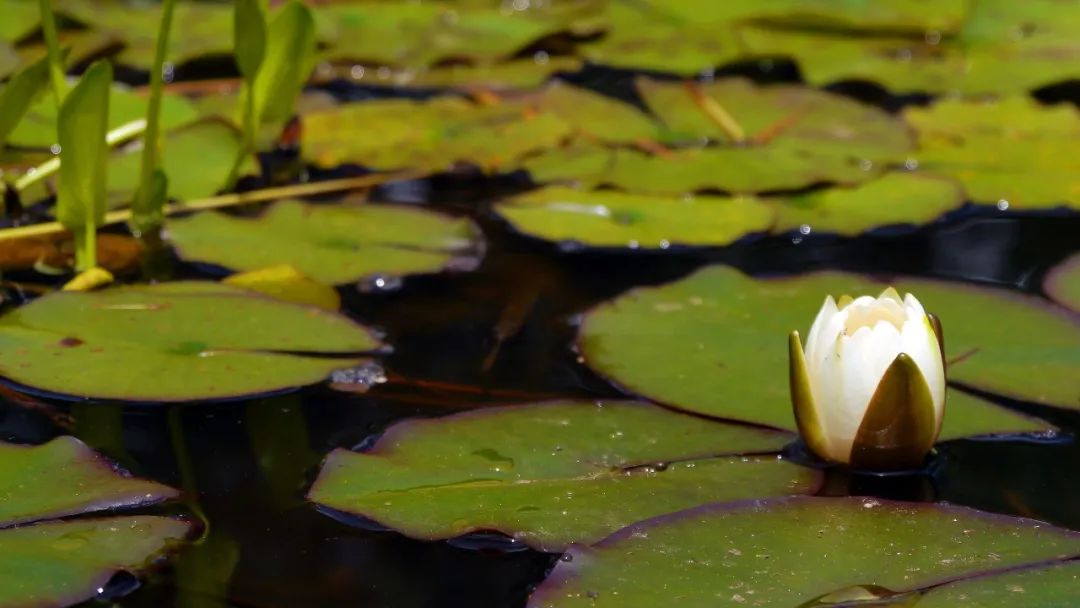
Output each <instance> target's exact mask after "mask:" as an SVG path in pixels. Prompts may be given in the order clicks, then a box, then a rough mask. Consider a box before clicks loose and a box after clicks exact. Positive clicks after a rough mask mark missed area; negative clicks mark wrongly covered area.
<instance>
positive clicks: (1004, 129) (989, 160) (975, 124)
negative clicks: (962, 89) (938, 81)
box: [904, 97, 1080, 209]
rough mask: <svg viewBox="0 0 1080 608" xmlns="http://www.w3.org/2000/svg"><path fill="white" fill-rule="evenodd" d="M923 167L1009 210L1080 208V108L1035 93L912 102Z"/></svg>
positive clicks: (975, 197) (983, 200)
mask: <svg viewBox="0 0 1080 608" xmlns="http://www.w3.org/2000/svg"><path fill="white" fill-rule="evenodd" d="M904 117H905V118H906V119H907V121H908V122H909V123H910V124H911V125H912V126H913V127H914V128H915V130H916V131H917V132H918V135H919V148H920V149H919V151H918V153H916V154H915V155H914V156H915V158H916V159H917V160H918V162H919V169H920V171H925V172H927V173H933V174H939V175H946V176H949V177H953V178H955V179H956V180H957V181H959V182H960V183H961V184H963V186H964V188H965V189H966V190H967V194H968V197H969V198H970V199H972V200H974V201H976V202H980V203H988V204H996V205H998V206H999V207H1000V208H1002V209H1006V208H1007V209H1040V208H1047V207H1056V206H1069V207H1073V208H1080V177H1077V175H1078V173H1080V112H1077V110H1076V108H1075V107H1073V106H1071V105H1067V104H1062V105H1057V106H1051V107H1045V106H1042V105H1040V104H1038V103H1037V102H1035V101H1034V100H1032V99H1030V98H1027V97H1009V98H1004V99H1000V100H988V101H973V100H964V99H943V100H941V101H938V102H937V103H935V104H933V105H931V106H929V107H926V108H910V109H908V110H907V111H905V113H904Z"/></svg>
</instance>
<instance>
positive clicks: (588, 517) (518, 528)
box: [308, 402, 819, 551]
mask: <svg viewBox="0 0 1080 608" xmlns="http://www.w3.org/2000/svg"><path fill="white" fill-rule="evenodd" d="M790 440H791V436H790V435H788V434H786V433H777V432H773V431H767V430H763V429H754V428H750V427H744V426H735V425H728V424H724V423H718V422H712V421H707V420H702V419H700V418H696V417H693V416H687V415H684V414H678V413H675V412H672V411H669V410H665V409H662V408H658V407H656V406H653V405H648V404H644V403H634V402H606V403H593V402H551V403H540V404H532V405H525V406H513V407H506V408H496V409H487V410H482V411H477V412H468V413H464V414H458V415H456V416H451V417H448V418H440V419H435V420H411V421H407V422H404V423H401V424H398V425H396V426H394V427H392V428H391V429H390V430H389V431H388V432H387V433H386V434H385V435H384V436H383V437H382V438H380V439H379V441H378V442H377V443H376V444H375V445H374V446H373V447H372V448H371V450H369V451H368V452H365V453H359V454H358V453H354V452H350V451H348V450H336V451H334V452H333V453H331V454H330V456H329V457H328V458H327V461H326V463H325V465H324V466H323V470H322V472H321V473H320V474H319V478H318V479H317V480H316V481H315V485H314V487H313V488H312V490H311V492H310V494H309V495H308V498H309V499H310V500H312V501H314V502H316V503H318V504H320V505H324V506H327V507H330V508H333V509H337V510H340V511H347V512H350V513H355V514H359V515H363V516H365V517H368V518H372V519H375V520H377V521H379V522H380V523H382V524H385V525H388V526H390V527H392V528H394V529H396V530H399V531H401V532H402V533H404V534H407V535H409V536H413V537H417V538H424V539H437V538H451V537H454V536H458V535H461V534H465V533H468V532H472V531H476V530H497V531H500V532H503V533H505V534H507V535H510V536H512V537H513V538H515V539H518V540H521V541H523V542H525V543H528V544H529V545H531V546H534V547H537V548H540V549H542V550H545V551H556V550H561V549H563V548H564V547H566V546H567V545H568V544H569V543H581V542H584V543H589V542H594V541H596V540H599V539H601V538H603V537H604V536H606V535H607V534H609V533H610V532H612V531H614V530H616V529H618V528H621V527H622V526H624V525H627V524H628V523H631V522H634V521H638V520H640V519H642V518H645V517H651V516H654V515H659V514H661V513H668V512H671V511H675V510H678V509H682V508H686V507H690V506H695V505H700V504H704V503H706V502H710V501H713V500H718V499H720V500H723V499H728V500H730V499H736V498H746V497H751V496H768V495H783V494H790V493H799V492H810V491H813V489H814V488H815V487H816V486H817V484H818V481H819V477H818V475H819V474H818V473H817V472H815V471H811V470H809V469H805V468H800V467H796V466H793V465H790V464H788V463H786V462H783V461H781V460H779V459H778V458H777V457H776V456H775V455H774V456H760V457H736V455H738V454H746V453H762V452H767V451H774V450H778V449H780V447H781V446H783V445H784V444H785V443H786V442H788V441H790ZM657 463H670V464H668V465H658V464H657ZM657 467H659V469H658V468H657Z"/></svg>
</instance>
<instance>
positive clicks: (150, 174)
mask: <svg viewBox="0 0 1080 608" xmlns="http://www.w3.org/2000/svg"><path fill="white" fill-rule="evenodd" d="M175 6H176V0H164V2H162V5H161V24H160V26H159V27H158V37H157V46H156V47H155V49H154V63H153V65H152V66H151V67H150V99H149V101H148V102H147V104H146V134H145V135H144V136H143V149H142V166H141V167H140V168H139V187H138V189H136V190H135V200H134V201H133V202H132V212H133V213H134V218H133V220H134V222H135V223H136V224H139V225H141V226H142V228H143V229H146V228H148V227H150V226H151V225H153V224H155V223H157V222H159V221H160V217H161V209H160V207H159V206H160V205H161V204H162V203H163V202H164V201H163V200H159V199H157V198H156V197H155V196H154V186H153V182H154V170H155V169H157V167H158V153H159V150H160V147H161V142H160V136H159V131H160V129H161V127H160V125H161V96H162V92H163V89H164V85H165V78H164V74H163V71H164V67H165V54H166V53H167V52H168V49H169V31H170V29H171V27H172V15H173V8H174V7H175ZM155 207H158V208H155ZM155 218H157V219H156V220H155Z"/></svg>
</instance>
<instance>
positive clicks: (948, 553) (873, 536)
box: [529, 497, 1080, 608]
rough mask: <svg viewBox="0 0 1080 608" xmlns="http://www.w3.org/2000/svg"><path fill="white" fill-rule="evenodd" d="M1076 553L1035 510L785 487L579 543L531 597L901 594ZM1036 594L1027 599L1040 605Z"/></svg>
mask: <svg viewBox="0 0 1080 608" xmlns="http://www.w3.org/2000/svg"><path fill="white" fill-rule="evenodd" d="M1077 555H1080V534H1077V533H1074V532H1070V531H1067V530H1062V529H1059V528H1054V527H1052V526H1048V525H1046V524H1042V523H1040V522H1036V521H1033V520H1030V519H1017V518H1010V517H1004V516H999V515H990V514H987V513H982V512H979V511H975V510H973V509H968V508H964V507H953V506H944V505H930V504H912V503H899V502H890V501H879V500H876V499H872V498H809V497H790V498H777V499H771V500H757V501H746V502H742V503H729V504H720V505H709V506H706V507H701V508H697V509H689V510H686V511H683V512H681V513H677V514H673V515H668V516H663V517H657V518H655V519H652V520H648V521H645V522H642V523H639V524H636V525H634V526H630V527H628V528H625V529H623V530H620V531H619V532H617V533H615V534H613V535H612V536H610V537H608V538H606V539H604V540H603V541H602V542H601V543H600V544H599V545H597V546H596V547H595V548H594V549H587V548H579V547H574V548H572V549H571V550H570V552H569V553H568V554H567V556H566V557H564V559H563V561H561V562H560V563H559V564H558V565H557V566H556V568H555V570H554V572H553V573H552V574H551V576H549V577H548V579H547V580H546V581H544V583H543V584H541V586H540V588H539V589H537V591H536V592H535V593H534V594H533V596H532V598H531V599H530V601H529V606H530V607H533V608H541V607H543V608H562V607H564V606H595V605H598V604H602V603H610V604H611V605H618V606H621V607H625V608H635V607H637V606H649V607H652V606H661V605H664V604H665V603H670V602H671V599H672V598H673V597H677V598H679V602H680V604H682V605H685V606H711V605H717V604H718V602H723V603H730V604H731V605H738V604H743V603H745V604H747V605H755V604H756V605H769V606H818V605H833V604H839V603H841V601H842V600H843V599H859V598H863V599H877V600H886V599H890V598H891V599H893V600H894V601H898V600H903V599H904V598H903V597H901V596H900V594H903V593H905V592H912V591H917V590H920V589H923V588H926V587H931V586H933V585H936V584H938V583H941V582H942V581H949V580H953V579H956V578H960V577H970V576H974V575H977V574H981V573H984V572H992V571H998V570H1005V569H1008V568H1014V567H1018V566H1025V565H1034V564H1039V563H1040V562H1045V561H1048V560H1060V559H1065V558H1070V557H1075V556H1077ZM976 580H977V579H972V580H971V581H970V584H972V585H978V584H980V583H977V582H976ZM988 580H989V579H988ZM1073 596H1074V597H1075V594H1074V595H1073ZM1012 597H1013V601H1014V602H1015V599H1016V598H1015V596H1012ZM1031 599H1032V598H1028V597H1025V598H1024V605H1025V606H1042V605H1043V604H1038V603H1033V602H1032V601H1030V600H1031ZM856 604H857V603H856ZM947 605H950V606H955V605H958V604H947ZM964 605H968V604H966V603H965V604H964ZM970 605H972V606H974V605H978V604H976V603H972V604H970ZM1006 605H1015V603H1013V604H1006ZM919 606H920V607H921V606H922V602H919Z"/></svg>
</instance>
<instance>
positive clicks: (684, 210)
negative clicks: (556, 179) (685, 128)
mask: <svg viewBox="0 0 1080 608" xmlns="http://www.w3.org/2000/svg"><path fill="white" fill-rule="evenodd" d="M495 211H496V212H497V213H498V214H499V215H501V216H502V217H503V218H505V219H506V220H507V221H508V222H510V224H511V225H513V226H514V228H515V229H517V230H519V231H521V232H524V233H527V234H531V235H533V236H537V237H539V238H542V239H546V240H549V241H557V242H558V241H574V242H578V243H583V244H586V245H590V246H594V247H627V246H629V247H633V248H636V247H645V248H661V249H666V248H667V247H669V246H671V245H711V246H721V245H728V244H730V243H732V242H734V241H736V240H738V239H739V238H741V237H743V236H745V235H746V234H749V233H752V232H764V231H767V230H768V229H769V227H770V226H771V225H772V222H773V217H774V214H773V210H772V209H771V208H770V207H769V205H767V204H765V203H763V202H761V201H759V200H757V199H754V198H731V197H720V196H694V197H685V198H684V197H659V196H646V195H638V194H625V193H621V192H611V191H591V192H590V191H580V190H574V189H571V188H561V187H548V188H541V189H539V190H534V191H532V192H526V193H525V194H521V195H518V196H515V197H512V198H510V199H508V200H506V201H503V202H501V203H499V204H497V205H496V206H495Z"/></svg>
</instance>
